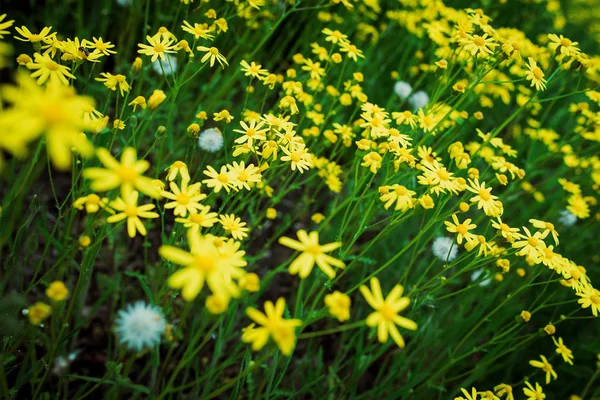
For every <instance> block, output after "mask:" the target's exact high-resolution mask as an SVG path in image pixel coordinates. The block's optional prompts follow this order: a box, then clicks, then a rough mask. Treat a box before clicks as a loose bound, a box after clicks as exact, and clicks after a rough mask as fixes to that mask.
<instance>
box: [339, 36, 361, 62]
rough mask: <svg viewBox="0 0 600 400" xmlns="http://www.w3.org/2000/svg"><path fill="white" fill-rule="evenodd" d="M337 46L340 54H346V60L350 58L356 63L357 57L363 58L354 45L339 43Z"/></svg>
mask: <svg viewBox="0 0 600 400" xmlns="http://www.w3.org/2000/svg"><path fill="white" fill-rule="evenodd" d="M339 46H340V51H341V52H342V53H346V55H347V56H348V58H351V59H352V60H354V62H357V61H358V58H357V57H360V58H365V56H364V55H363V52H362V50H360V49H359V48H358V47H356V46H355V45H353V44H351V43H350V42H348V41H344V42H340V44H339Z"/></svg>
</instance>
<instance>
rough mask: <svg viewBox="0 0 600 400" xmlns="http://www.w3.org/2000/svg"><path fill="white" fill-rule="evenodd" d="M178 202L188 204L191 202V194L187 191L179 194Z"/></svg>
mask: <svg viewBox="0 0 600 400" xmlns="http://www.w3.org/2000/svg"><path fill="white" fill-rule="evenodd" d="M177 202H178V203H179V204H181V205H184V206H185V205H187V204H189V202H190V196H188V194H187V193H179V194H178V195H177Z"/></svg>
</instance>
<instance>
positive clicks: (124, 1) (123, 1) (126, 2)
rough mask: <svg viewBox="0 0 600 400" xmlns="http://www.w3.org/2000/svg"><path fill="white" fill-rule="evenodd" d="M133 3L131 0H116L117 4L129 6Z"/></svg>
mask: <svg viewBox="0 0 600 400" xmlns="http://www.w3.org/2000/svg"><path fill="white" fill-rule="evenodd" d="M131 3H133V0H117V4H119V5H120V6H129V5H131Z"/></svg>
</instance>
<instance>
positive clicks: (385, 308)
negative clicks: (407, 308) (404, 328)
mask: <svg viewBox="0 0 600 400" xmlns="http://www.w3.org/2000/svg"><path fill="white" fill-rule="evenodd" d="M379 312H380V313H381V315H382V316H383V318H384V319H386V320H388V321H391V320H393V319H394V317H395V316H396V313H395V312H394V310H393V309H392V307H391V306H390V305H389V304H388V303H383V304H382V305H381V307H380V308H379Z"/></svg>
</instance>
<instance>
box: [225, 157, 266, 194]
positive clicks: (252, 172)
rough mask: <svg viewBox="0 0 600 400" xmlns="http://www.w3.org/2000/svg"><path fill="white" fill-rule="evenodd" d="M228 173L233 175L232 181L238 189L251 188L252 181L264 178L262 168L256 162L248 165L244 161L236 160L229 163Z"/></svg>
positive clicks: (256, 181) (255, 181)
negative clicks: (238, 161)
mask: <svg viewBox="0 0 600 400" xmlns="http://www.w3.org/2000/svg"><path fill="white" fill-rule="evenodd" d="M227 168H228V170H229V171H228V175H229V176H230V177H231V183H232V185H233V186H235V187H236V188H237V189H242V188H245V189H246V190H250V183H253V184H254V183H258V182H260V181H261V179H262V175H261V173H260V169H259V168H258V167H256V166H255V165H254V164H249V165H248V166H246V165H245V164H244V161H241V162H240V163H239V164H238V163H237V161H234V162H233V163H232V164H231V165H229V164H228V165H227Z"/></svg>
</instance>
